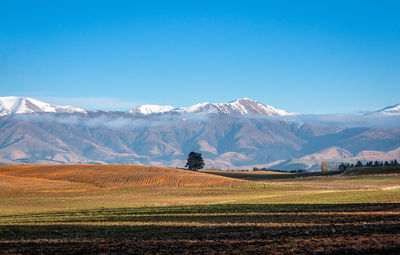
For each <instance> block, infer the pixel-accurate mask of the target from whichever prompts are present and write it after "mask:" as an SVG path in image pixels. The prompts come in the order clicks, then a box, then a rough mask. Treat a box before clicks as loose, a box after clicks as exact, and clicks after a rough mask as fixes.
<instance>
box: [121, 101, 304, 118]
mask: <svg viewBox="0 0 400 255" xmlns="http://www.w3.org/2000/svg"><path fill="white" fill-rule="evenodd" d="M128 113H132V114H143V115H149V114H160V113H177V114H184V113H193V114H226V115H264V116H287V115H296V114H297V113H290V112H287V111H285V110H281V109H277V108H274V107H272V106H269V105H265V104H262V103H260V102H256V101H254V100H251V99H249V98H240V99H237V100H235V101H232V102H229V103H209V102H203V103H198V104H195V105H193V106H191V107H180V108H174V107H173V106H170V105H165V106H162V105H150V104H146V105H142V106H139V107H137V108H132V109H131V110H129V111H128Z"/></svg>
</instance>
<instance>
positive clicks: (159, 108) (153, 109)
mask: <svg viewBox="0 0 400 255" xmlns="http://www.w3.org/2000/svg"><path fill="white" fill-rule="evenodd" d="M173 109H174V107H173V106H170V105H155V104H144V105H141V106H139V107H137V108H132V109H130V110H129V111H127V112H128V113H134V114H137V113H139V114H143V115H149V114H157V113H164V112H169V111H172V110H173Z"/></svg>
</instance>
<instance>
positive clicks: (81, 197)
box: [0, 166, 400, 254]
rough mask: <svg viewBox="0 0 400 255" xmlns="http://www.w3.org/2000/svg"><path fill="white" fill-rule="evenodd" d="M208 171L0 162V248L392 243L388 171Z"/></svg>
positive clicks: (395, 234) (388, 249) (393, 205)
mask: <svg viewBox="0 0 400 255" xmlns="http://www.w3.org/2000/svg"><path fill="white" fill-rule="evenodd" d="M213 174H214V175H210V174H207V173H197V172H191V171H184V170H178V169H168V168H152V167H142V166H140V167H135V166H14V167H11V166H3V167H0V198H1V199H0V252H3V253H53V254H57V253H60V254H65V253H102V252H106V253H113V252H114V253H149V254H150V253H151V254H153V253H171V252H174V253H209V254H213V253H214V254H217V253H218V254H224V253H254V252H255V253H265V252H269V253H315V254H318V253H325V254H326V253H338V252H341V253H372V254H373V253H393V254H398V253H399V252H400V228H399V223H400V222H399V218H400V217H399V216H400V189H399V187H400V176H399V175H397V174H396V173H394V174H393V173H391V175H385V176H363V175H361V176H354V175H351V176H345V175H340V176H313V177H307V178H297V179H293V178H292V179H291V178H287V177H285V178H283V179H280V180H279V179H274V180H268V179H261V180H260V179H258V180H257V182H253V181H251V180H241V178H238V177H237V176H236V178H235V179H234V178H226V177H223V176H218V175H216V174H218V173H213ZM239 177H240V176H239ZM256 177H257V178H260V177H261V178H262V177H263V175H262V174H258V175H257V176H256ZM246 178H249V174H248V173H247V175H246V176H245V178H243V179H246Z"/></svg>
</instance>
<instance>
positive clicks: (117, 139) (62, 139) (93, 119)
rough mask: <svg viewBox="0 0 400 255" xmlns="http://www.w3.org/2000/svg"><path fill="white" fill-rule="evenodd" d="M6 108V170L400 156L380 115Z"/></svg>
mask: <svg viewBox="0 0 400 255" xmlns="http://www.w3.org/2000/svg"><path fill="white" fill-rule="evenodd" d="M0 106H1V108H0V109H1V111H0V113H1V115H2V116H1V117H0V128H1V132H0V162H1V163H2V164H64V163H69V164H71V163H73V164H79V163H98V164H144V165H155V166H171V167H183V166H184V165H185V159H186V156H187V154H188V153H189V152H190V151H198V152H201V153H202V154H203V156H204V158H205V159H206V160H205V161H206V166H208V167H210V166H215V167H220V168H227V167H228V166H229V167H231V168H251V167H252V166H268V167H271V168H279V169H294V168H304V169H315V168H318V164H319V162H320V161H321V160H328V161H330V162H341V161H349V162H353V161H355V160H377V159H378V158H380V159H381V160H390V159H393V158H396V157H398V156H400V154H399V153H400V149H399V148H400V129H399V127H400V125H398V124H397V123H399V122H397V121H398V119H399V118H398V116H396V115H393V116H387V115H386V114H380V113H379V112H376V113H374V114H370V115H365V116H357V118H360V119H363V121H360V119H359V120H356V121H355V119H357V118H355V117H354V116H353V118H350V117H349V120H346V121H344V120H343V118H340V116H333V115H332V116H331V117H330V118H331V121H330V122H329V121H327V120H326V118H327V116H324V117H323V116H319V118H318V116H312V117H311V116H307V115H302V114H298V113H290V112H287V111H285V110H281V109H277V108H274V107H272V106H267V105H264V104H262V103H259V102H255V101H253V100H251V99H247V98H244V99H238V100H235V101H233V102H230V103H217V104H216V103H200V104H196V105H194V106H192V107H188V108H175V107H173V106H158V105H144V106H140V107H137V108H133V109H131V110H128V111H126V112H121V111H86V110H83V109H80V108H77V107H71V106H56V105H50V104H46V103H43V102H40V101H38V100H35V99H30V98H17V97H7V98H0ZM381 115H385V116H384V117H383V118H382V117H381ZM324 118H325V120H324ZM334 118H336V119H337V120H336V122H335V121H332V119H334ZM340 119H341V120H342V121H341V122H340V121H339V120H340ZM350 119H352V120H353V124H354V125H349V123H350V122H351V121H350ZM365 120H369V121H370V123H369V124H371V123H372V124H373V121H374V120H377V122H380V125H379V126H374V125H366V124H365V123H367V124H368V122H366V121H365ZM382 121H383V122H385V121H388V123H390V126H389V127H390V128H386V127H385V123H382ZM390 121H391V122H390ZM345 122H348V123H345Z"/></svg>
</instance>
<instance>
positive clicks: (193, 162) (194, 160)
mask: <svg viewBox="0 0 400 255" xmlns="http://www.w3.org/2000/svg"><path fill="white" fill-rule="evenodd" d="M185 167H187V168H188V169H189V170H194V171H197V170H199V169H202V168H203V167H204V161H203V157H202V156H201V153H196V152H194V151H192V152H191V153H189V156H188V159H187V163H186V166H185Z"/></svg>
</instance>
